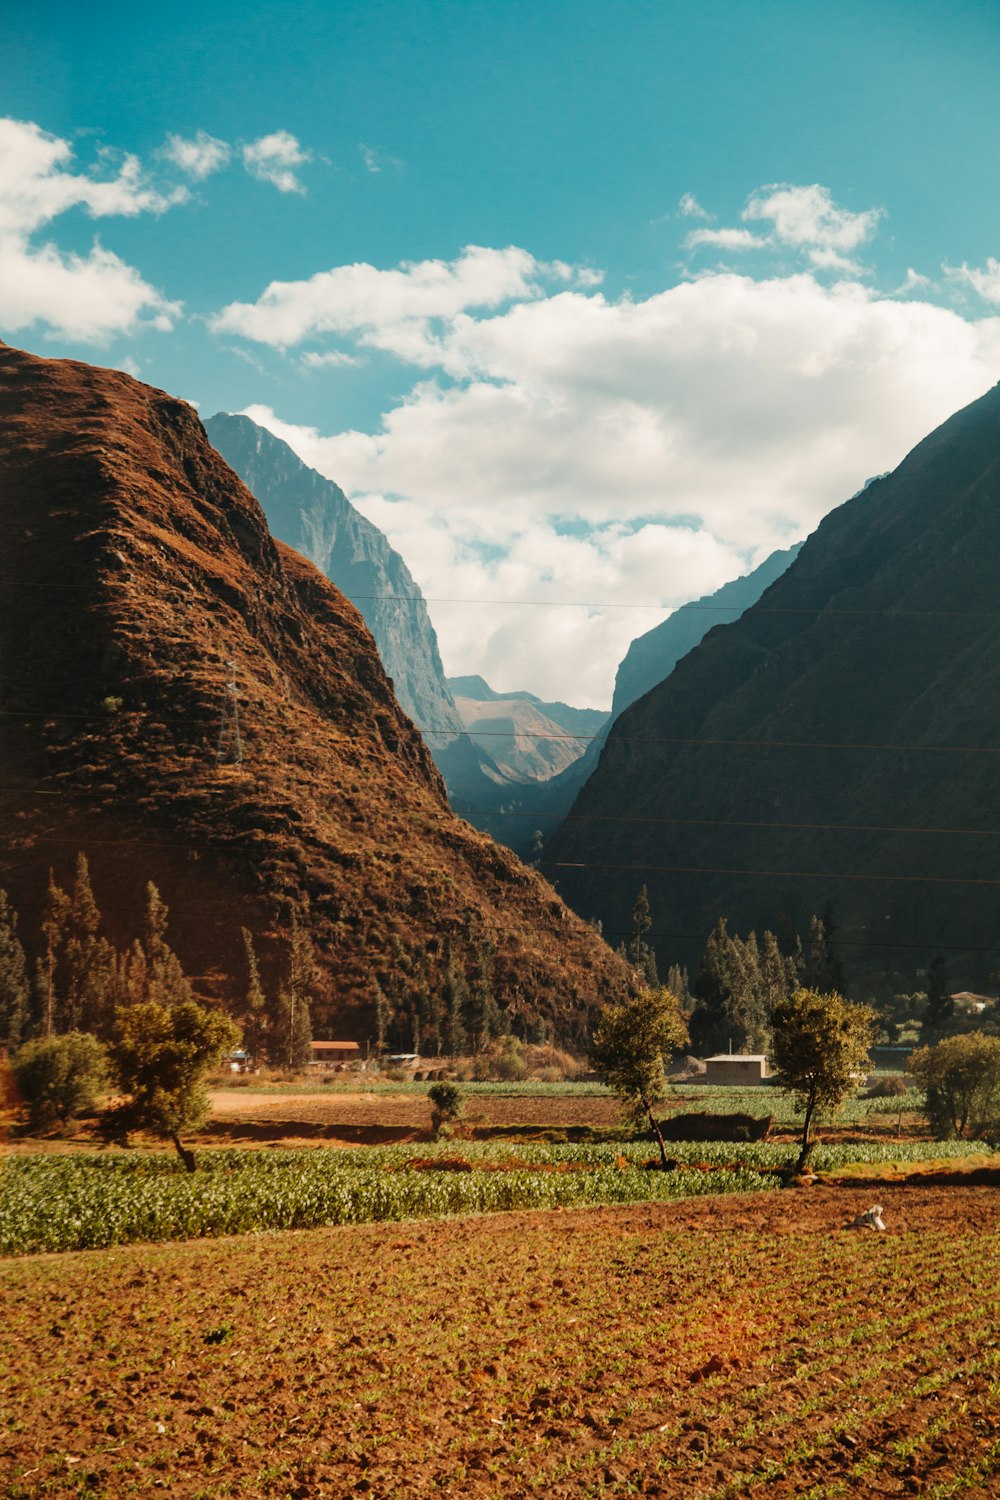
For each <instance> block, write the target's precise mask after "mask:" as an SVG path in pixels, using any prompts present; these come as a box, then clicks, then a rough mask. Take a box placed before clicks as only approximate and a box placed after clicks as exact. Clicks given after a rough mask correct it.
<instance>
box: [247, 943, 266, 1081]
mask: <svg viewBox="0 0 1000 1500" xmlns="http://www.w3.org/2000/svg"><path fill="white" fill-rule="evenodd" d="M240 932H241V933H242V935H243V953H244V956H245V958H246V964H247V984H246V990H245V992H244V997H243V1022H242V1025H243V1046H244V1047H245V1048H246V1051H247V1053H248V1055H249V1057H250V1059H251V1061H252V1062H255V1063H259V1062H260V1060H261V1058H262V1057H263V1056H264V1055H265V1053H266V1051H267V996H266V995H265V994H264V987H263V985H262V984H261V982H260V965H259V964H258V962H257V954H256V951H255V950H254V945H253V935H252V933H251V932H250V930H249V928H247V927H241V928H240Z"/></svg>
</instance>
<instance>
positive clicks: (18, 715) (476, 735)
mask: <svg viewBox="0 0 1000 1500" xmlns="http://www.w3.org/2000/svg"><path fill="white" fill-rule="evenodd" d="M251 706H252V705H251ZM143 714H144V715H148V716H150V717H155V722H156V723H157V724H201V723H202V722H203V721H202V720H201V719H200V718H197V717H195V716H194V715H171V716H168V717H161V716H154V715H153V711H152V710H151V709H146V708H133V709H121V710H119V711H118V712H117V713H114V714H108V713H107V712H106V711H104V710H99V709H94V710H92V711H91V712H90V713H82V714H81V713H64V712H62V711H60V710H58V709H56V710H49V709H24V710H21V709H13V708H4V709H0V717H2V718H8V719H52V720H58V719H63V720H68V721H71V722H90V721H92V720H99V721H101V722H113V721H114V720H115V719H120V718H125V717H126V716H128V717H131V718H135V717H138V716H139V715H143ZM207 714H208V710H207V709H206V716H207ZM410 722H411V723H412V722H413V721H412V720H411V721H410ZM413 727H414V728H415V729H416V730H418V732H419V733H420V734H422V735H437V736H439V737H449V736H450V737H451V738H453V739H460V738H461V737H462V736H463V735H468V736H469V738H470V739H500V740H509V739H513V738H514V737H515V734H517V735H519V736H520V737H521V738H523V739H530V740H535V741H547V740H555V741H558V742H563V741H569V742H571V743H574V744H591V743H593V742H594V741H595V740H601V741H603V740H605V739H607V738H608V735H607V733H606V732H603V731H602V732H599V733H597V734H570V733H568V732H567V733H564V734H547V733H542V732H540V731H530V730H527V731H524V732H523V733H522V731H521V730H517V731H515V732H514V733H511V732H509V731H507V730H501V729H482V730H480V729H475V728H473V729H471V730H470V729H465V728H462V729H444V728H440V729H437V728H431V727H429V726H428V725H426V724H414V726H413ZM613 740H614V743H615V744H630V745H634V744H639V745H715V746H722V747H732V748H734V749H741V750H753V749H758V750H889V751H894V752H896V753H899V754H907V755H912V754H931V755H1000V745H915V744H893V743H891V742H877V741H876V742H867V741H851V740H752V739H751V740H741V739H724V738H721V737H718V736H698V735H666V734H615V735H614V736H613ZM354 742H355V741H354V738H352V737H350V736H345V737H344V743H354Z"/></svg>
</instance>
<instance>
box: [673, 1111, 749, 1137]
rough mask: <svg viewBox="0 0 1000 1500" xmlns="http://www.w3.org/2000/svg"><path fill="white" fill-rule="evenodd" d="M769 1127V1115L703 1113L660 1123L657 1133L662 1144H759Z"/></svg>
mask: <svg viewBox="0 0 1000 1500" xmlns="http://www.w3.org/2000/svg"><path fill="white" fill-rule="evenodd" d="M773 1124H774V1116H773V1115H764V1116H762V1117H761V1116H758V1115H743V1114H723V1115H713V1114H710V1113H708V1112H707V1111H704V1112H701V1113H695V1112H692V1113H690V1114H685V1115H675V1116H674V1118H673V1119H672V1120H661V1122H660V1130H661V1133H662V1135H663V1139H664V1140H665V1141H763V1140H765V1139H766V1137H767V1135H768V1132H769V1131H770V1129H771V1126H772V1125H773Z"/></svg>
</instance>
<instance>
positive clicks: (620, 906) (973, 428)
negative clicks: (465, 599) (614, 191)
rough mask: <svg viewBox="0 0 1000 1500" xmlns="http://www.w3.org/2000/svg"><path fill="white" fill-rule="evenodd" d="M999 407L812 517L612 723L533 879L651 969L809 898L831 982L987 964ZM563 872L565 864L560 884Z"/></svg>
mask: <svg viewBox="0 0 1000 1500" xmlns="http://www.w3.org/2000/svg"><path fill="white" fill-rule="evenodd" d="M998 559H1000V389H998V388H994V389H993V390H991V391H989V392H988V393H987V394H986V395H985V396H983V397H982V398H981V399H980V400H978V401H976V402H974V403H973V404H972V405H971V406H968V407H966V408H965V409H964V410H963V411H960V412H959V413H957V415H955V416H954V417H952V418H951V419H950V420H949V421H947V422H946V423H944V424H943V426H941V427H940V428H938V429H937V430H936V431H935V432H933V433H932V434H931V435H930V436H929V437H928V438H926V439H925V440H924V441H923V442H922V443H920V444H919V446H918V447H917V448H915V449H914V450H913V452H912V453H911V454H909V456H908V457H907V458H906V459H905V460H904V461H903V463H902V464H900V466H899V467H898V468H897V469H896V470H895V471H894V472H893V473H892V474H890V475H888V476H886V477H884V478H881V479H879V480H877V481H876V482H874V483H872V484H870V485H869V486H868V487H867V488H866V489H865V491H863V492H862V493H861V494H860V495H858V496H856V497H855V498H853V499H852V500H850V501H848V502H847V503H846V504H845V505H842V506H840V507H839V509H837V510H835V511H833V512H832V513H831V514H830V515H829V516H827V517H826V519H825V520H824V521H823V522H822V524H821V525H820V526H819V528H818V530H817V531H816V532H814V533H813V535H812V536H811V537H810V538H809V539H808V541H807V542H806V543H805V544H804V546H803V548H802V551H801V552H800V554H799V556H798V558H797V560H796V561H795V562H794V563H793V564H792V566H791V567H790V568H789V569H788V571H787V572H785V573H784V574H783V575H782V576H781V577H780V578H779V579H777V581H776V582H775V583H773V584H772V585H771V587H770V588H769V589H768V590H767V591H766V592H765V593H764V595H763V596H762V598H761V599H760V601H759V602H758V603H757V604H755V605H753V606H752V607H751V608H750V609H749V610H747V612H746V613H745V614H744V615H743V616H742V618H741V619H740V620H739V621H737V622H735V623H733V624H729V625H720V626H717V627H716V628H715V629H713V630H711V631H710V632H709V633H708V635H707V636H706V637H705V639H704V640H703V641H702V642H701V644H700V645H699V646H697V647H696V648H695V649H694V651H692V652H691V653H690V654H689V655H687V656H686V657H684V659H683V660H682V661H680V662H679V663H678V664H677V666H676V668H675V669H674V671H673V673H672V674H671V675H670V677H669V678H668V679H667V681H666V682H664V683H662V684H660V686H659V687H656V688H654V689H652V691H650V692H648V693H647V694H646V695H645V696H644V697H643V698H641V699H640V700H639V701H638V702H636V703H634V704H633V705H632V707H631V708H629V709H627V710H626V712H625V713H624V714H623V715H622V716H621V718H620V719H619V720H618V721H617V722H616V723H615V725H614V726H613V728H612V729H611V732H610V734H609V736H608V740H607V744H606V746H605V748H604V751H603V754H602V756H601V760H600V764H599V766H598V768H597V770H596V771H595V773H594V774H593V776H592V777H591V779H590V781H589V782H588V783H587V785H586V787H585V788H584V789H583V791H582V792H581V794H580V796H579V797H578V798H577V801H576V803H575V804H574V806H573V809H572V815H571V817H570V818H569V820H568V821H567V822H566V823H565V824H564V825H563V827H562V828H561V829H560V830H559V831H558V833H557V834H556V836H555V837H554V838H553V839H552V840H551V842H550V844H549V846H548V847H547V849H546V860H545V861H544V862H543V865H542V868H543V869H544V870H545V871H546V873H548V874H549V875H550V876H553V877H557V878H558V883H559V887H560V889H561V890H562V892H563V894H564V895H565V896H566V897H567V899H568V900H569V901H570V902H571V903H572V904H573V906H574V907H575V908H576V910H577V911H579V912H581V913H582V914H584V915H586V916H597V917H600V918H601V919H602V920H603V923H604V929H605V932H606V933H607V934H608V936H609V938H610V939H611V941H615V938H616V934H617V933H618V932H619V931H621V930H623V929H625V928H626V927H627V925H628V912H629V909H630V905H631V903H632V901H633V900H634V897H635V892H636V890H637V888H638V887H639V886H640V885H641V884H643V883H645V884H647V886H648V887H649V895H650V902H651V905H652V910H653V927H654V933H655V934H659V937H658V941H657V944H656V946H657V949H658V952H659V954H660V957H661V960H668V959H671V958H682V959H685V960H687V961H688V962H691V961H693V960H694V958H695V957H696V954H697V951H698V949H699V948H700V946H701V943H702V942H703V939H704V935H705V934H707V932H708V930H709V929H710V928H711V926H712V924H713V923H714V921H715V919H716V918H717V917H718V916H720V915H725V916H727V917H729V918H730V921H731V924H732V925H733V926H735V928H736V929H737V930H740V931H746V930H748V929H749V928H752V927H755V928H756V929H757V930H758V931H760V929H761V928H762V927H763V926H765V925H767V926H770V927H772V929H773V928H774V927H775V926H776V924H777V923H778V922H779V920H780V917H781V915H782V914H783V913H784V914H786V915H787V916H788V917H789V918H790V919H791V921H792V922H793V923H794V924H795V925H796V926H802V925H803V924H804V922H805V921H807V920H808V917H809V915H810V914H811V913H812V912H814V911H820V910H822V908H823V907H824V905H825V903H826V902H827V901H828V900H829V901H832V903H833V906H834V910H835V913H836V916H837V920H838V924H839V927H840V934H839V938H840V943H841V946H842V952H843V957H844V960H845V964H846V967H847V970H848V974H849V975H851V974H853V975H854V976H855V978H856V979H857V980H858V982H859V984H861V985H870V986H876V987H879V988H883V989H888V988H892V987H898V985H899V984H900V983H901V982H902V983H907V984H908V983H912V981H913V977H914V968H915V967H919V966H921V965H922V964H923V963H925V962H926V960H927V959H928V958H929V957H930V956H932V955H933V954H934V953H935V952H938V951H941V952H943V953H944V954H945V956H946V958H947V960H948V963H949V968H950V973H951V977H952V980H953V982H955V983H956V984H957V983H959V982H961V983H962V984H964V985H965V986H967V987H969V988H973V989H974V988H976V987H977V986H979V987H981V986H982V984H983V983H984V982H985V981H986V979H987V977H988V975H989V974H990V973H991V972H993V971H994V970H995V968H996V965H997V962H998V953H997V948H998V945H1000V939H998V937H997V923H996V913H997V897H998V894H1000V781H998V772H1000V760H998V748H1000V609H998V604H997V599H998V592H997V562H998ZM574 866H579V868H574Z"/></svg>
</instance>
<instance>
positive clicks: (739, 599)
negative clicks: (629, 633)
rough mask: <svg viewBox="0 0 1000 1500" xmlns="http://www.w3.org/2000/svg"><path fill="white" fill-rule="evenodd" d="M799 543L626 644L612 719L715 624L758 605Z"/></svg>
mask: <svg viewBox="0 0 1000 1500" xmlns="http://www.w3.org/2000/svg"><path fill="white" fill-rule="evenodd" d="M801 547H802V543H801V542H798V543H797V544H796V545H795V546H794V547H786V548H785V549H784V551H782V552H772V553H771V555H770V557H768V558H766V559H765V560H764V562H762V563H761V564H760V566H759V567H757V568H754V570H753V572H752V573H746V574H745V575H744V576H743V577H742V578H734V579H733V580H732V582H731V583H724V584H723V585H722V587H721V588H720V589H716V591H715V593H714V594H706V595H705V596H704V598H702V599H694V600H692V602H691V603H690V604H682V605H681V607H680V609H676V610H674V613H673V614H672V615H671V616H670V617H669V619H666V620H664V621H662V623H661V624H659V625H654V626H653V628H652V630H647V631H646V633H645V635H640V636H637V638H636V639H635V640H634V641H633V642H632V644H631V646H629V648H628V650H627V651H626V653H625V656H624V659H623V660H622V663H621V665H620V666H619V668H618V673H617V676H616V677H615V693H614V698H613V700H612V704H611V718H612V720H614V719H617V718H618V715H619V714H621V713H624V711H625V709H626V708H628V706H629V704H630V703H634V702H635V701H636V699H637V698H641V697H642V695H643V693H648V692H649V690H650V688H652V687H656V685H657V683H660V682H662V681H663V680H664V678H666V677H669V676H670V673H671V672H672V671H673V670H674V667H675V666H676V665H677V663H678V662H679V661H680V659H681V657H682V656H687V654H688V652H689V651H693V650H694V648H695V646H697V644H698V642H699V641H700V640H701V639H702V638H703V636H705V635H706V633H707V632H708V631H709V630H711V628H712V626H713V625H719V624H722V623H725V622H727V621H730V620H732V619H733V617H734V616H739V615H741V614H742V613H743V611H744V610H745V609H749V608H750V605H751V604H756V602H757V600H758V599H759V598H760V596H761V594H762V593H763V592H764V590H765V589H766V588H769V587H770V585H771V584H772V583H773V582H774V580H775V579H776V578H780V577H781V575H782V573H784V572H785V570H786V569H787V568H788V567H790V565H791V564H792V563H793V562H794V561H795V559H796V557H798V555H799V551H800V549H801Z"/></svg>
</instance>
